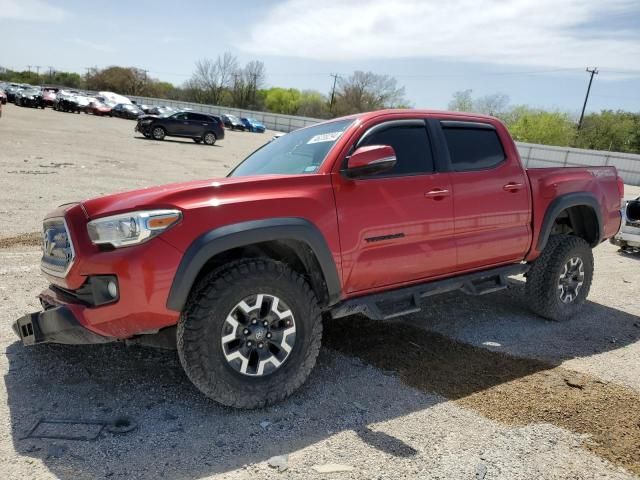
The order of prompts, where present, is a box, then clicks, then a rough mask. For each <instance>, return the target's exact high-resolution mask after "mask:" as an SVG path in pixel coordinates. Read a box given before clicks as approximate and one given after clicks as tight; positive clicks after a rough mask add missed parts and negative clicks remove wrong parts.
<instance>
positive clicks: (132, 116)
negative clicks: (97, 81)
mask: <svg viewBox="0 0 640 480" xmlns="http://www.w3.org/2000/svg"><path fill="white" fill-rule="evenodd" d="M111 115H112V116H114V117H119V118H126V119H128V120H136V119H137V118H138V117H140V116H141V115H144V112H143V111H142V110H140V107H138V106H137V105H134V104H132V103H119V104H117V105H116V106H115V107H113V108H112V109H111Z"/></svg>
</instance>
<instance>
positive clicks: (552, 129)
mask: <svg viewBox="0 0 640 480" xmlns="http://www.w3.org/2000/svg"><path fill="white" fill-rule="evenodd" d="M504 120H505V122H506V123H507V126H508V127H509V131H510V132H511V135H512V136H513V138H514V140H516V141H519V142H527V143H540V144H544V145H557V146H561V147H566V146H570V145H571V144H572V143H573V141H574V139H575V135H576V126H575V123H574V122H573V120H572V119H571V117H570V116H569V114H567V113H563V112H559V111H552V112H548V111H544V110H536V109H532V108H529V107H527V106H525V105H521V106H517V107H514V108H512V109H511V110H510V111H509V112H508V113H507V114H506V115H505V118H504Z"/></svg>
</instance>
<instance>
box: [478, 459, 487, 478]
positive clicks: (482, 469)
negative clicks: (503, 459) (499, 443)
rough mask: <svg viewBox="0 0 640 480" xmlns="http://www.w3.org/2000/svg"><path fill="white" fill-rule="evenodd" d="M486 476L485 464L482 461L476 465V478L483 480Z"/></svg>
mask: <svg viewBox="0 0 640 480" xmlns="http://www.w3.org/2000/svg"><path fill="white" fill-rule="evenodd" d="M486 476H487V466H486V465H485V464H484V463H479V464H478V465H476V480H484V477H486Z"/></svg>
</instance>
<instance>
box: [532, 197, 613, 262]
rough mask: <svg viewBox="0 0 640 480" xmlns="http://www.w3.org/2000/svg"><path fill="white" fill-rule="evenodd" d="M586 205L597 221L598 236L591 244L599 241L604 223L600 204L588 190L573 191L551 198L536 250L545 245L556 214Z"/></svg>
mask: <svg viewBox="0 0 640 480" xmlns="http://www.w3.org/2000/svg"><path fill="white" fill-rule="evenodd" d="M580 206H586V207H591V208H592V209H593V211H594V212H595V214H596V220H597V222H598V238H597V239H596V241H595V242H594V244H593V245H592V247H593V246H595V245H597V244H598V243H600V240H602V238H603V237H604V224H603V222H602V212H601V211H600V204H599V203H598V200H597V199H596V197H595V196H594V195H593V194H592V193H589V192H574V193H567V194H565V195H561V196H559V197H558V198H556V199H555V200H553V201H552V202H551V203H550V204H549V206H548V207H547V211H546V212H545V214H544V220H543V221H542V226H541V227H540V236H539V237H538V245H537V248H538V251H540V252H541V251H542V250H543V249H544V247H545V246H546V245H547V241H548V240H549V237H550V236H551V230H552V229H553V223H554V222H555V220H556V218H558V215H560V213H561V212H562V211H563V210H566V209H567V208H571V207H580Z"/></svg>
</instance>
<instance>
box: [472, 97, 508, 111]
mask: <svg viewBox="0 0 640 480" xmlns="http://www.w3.org/2000/svg"><path fill="white" fill-rule="evenodd" d="M508 106H509V96H508V95H506V94H504V93H493V94H491V95H485V96H484V97H480V98H478V99H477V100H476V101H475V102H473V109H474V112H477V113H484V114H485V115H496V116H500V115H502V114H504V113H505V112H506V110H507V107H508Z"/></svg>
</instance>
